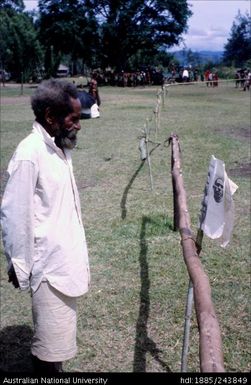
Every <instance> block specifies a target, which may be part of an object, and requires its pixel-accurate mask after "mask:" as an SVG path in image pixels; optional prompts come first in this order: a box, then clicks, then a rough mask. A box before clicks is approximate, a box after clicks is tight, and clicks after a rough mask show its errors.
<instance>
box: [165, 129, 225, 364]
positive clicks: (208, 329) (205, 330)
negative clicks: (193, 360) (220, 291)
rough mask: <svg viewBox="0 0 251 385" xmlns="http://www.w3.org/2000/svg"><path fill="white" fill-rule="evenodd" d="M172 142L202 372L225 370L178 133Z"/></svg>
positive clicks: (174, 178) (219, 334)
mask: <svg viewBox="0 0 251 385" xmlns="http://www.w3.org/2000/svg"><path fill="white" fill-rule="evenodd" d="M170 142H171V144H172V177H173V187H174V191H173V193H174V194H175V195H176V196H177V198H176V199H177V215H178V228H179V232H180V235H181V245H182V249H183V257H184V261H185V263H186V266H187V270H188V273H189V276H190V279H191V281H192V284H193V291H194V304H195V311H196V317H197V322H198V327H199V337H200V347H199V351H200V369H201V371H202V372H224V363H223V354H222V342H221V333H220V327H219V324H218V320H217V317H216V313H215V310H214V306H213V303H212V299H211V288H210V284H209V279H208V276H207V274H206V273H205V272H204V270H203V267H202V264H201V261H200V258H199V256H198V253H197V248H196V242H195V240H194V239H193V234H192V232H191V229H190V227H191V225H190V216H189V213H188V209H187V203H186V192H185V189H184V185H183V177H182V170H181V161H180V146H179V140H178V137H177V135H175V134H173V135H172V136H171V138H170Z"/></svg>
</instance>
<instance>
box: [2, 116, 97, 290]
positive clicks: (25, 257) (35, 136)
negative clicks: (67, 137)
mask: <svg viewBox="0 0 251 385" xmlns="http://www.w3.org/2000/svg"><path fill="white" fill-rule="evenodd" d="M7 172H8V174H9V179H8V182H7V185H6V188H5V192H4V196H3V200H2V207H1V224H2V231H3V244H4V250H5V254H6V257H7V260H8V264H9V267H10V266H11V264H13V266H14V269H15V272H16V275H17V278H18V281H19V285H20V288H21V290H25V289H29V288H31V290H32V292H35V291H36V290H37V288H38V286H39V284H40V282H41V281H42V280H47V281H48V282H49V283H50V284H51V285H52V286H53V287H55V288H56V289H57V290H59V291H60V292H62V293H64V294H65V295H68V296H70V297H78V296H80V295H82V294H84V293H85V292H87V291H88V288H89V283H90V273H89V262H88V252H87V245H86V239H85V232H84V228H83V224H82V220H81V209H80V202H79V195H78V191H77V187H76V183H75V179H74V175H73V171H72V163H71V154H70V151H69V150H65V154H64V153H63V151H61V149H59V148H58V147H57V146H56V145H55V143H54V140H53V138H51V137H50V136H49V134H48V133H47V132H46V131H45V129H44V128H43V127H42V126H41V125H40V124H39V123H37V122H35V123H34V124H33V130H32V132H31V134H30V135H29V136H27V137H26V138H25V139H24V140H23V141H22V142H21V143H20V144H19V145H18V147H17V149H16V151H15V153H14V154H13V157H12V159H11V161H10V163H9V166H8V170H7Z"/></svg>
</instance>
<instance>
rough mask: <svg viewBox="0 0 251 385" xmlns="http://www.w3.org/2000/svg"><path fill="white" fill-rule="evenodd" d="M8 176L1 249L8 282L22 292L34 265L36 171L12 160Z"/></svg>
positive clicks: (26, 163)
mask: <svg viewBox="0 0 251 385" xmlns="http://www.w3.org/2000/svg"><path fill="white" fill-rule="evenodd" d="M9 173H10V177H9V180H8V182H7V185H6V189H5V192H4V196H3V200H2V207H1V224H2V230H3V245H4V250H5V255H6V258H7V261H8V275H9V282H12V283H13V285H14V286H15V287H20V289H21V290H25V289H28V288H29V277H30V273H31V269H32V264H33V250H34V192H35V186H36V181H37V170H36V167H35V165H34V164H33V163H32V162H31V161H28V160H17V161H15V160H12V161H11V162H10V166H9Z"/></svg>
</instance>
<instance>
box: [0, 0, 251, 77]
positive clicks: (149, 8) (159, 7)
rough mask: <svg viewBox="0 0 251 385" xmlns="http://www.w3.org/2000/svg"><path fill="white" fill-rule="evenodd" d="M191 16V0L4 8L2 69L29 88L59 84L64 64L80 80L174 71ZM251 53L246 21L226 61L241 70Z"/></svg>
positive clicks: (8, 4) (237, 24)
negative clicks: (106, 72)
mask: <svg viewBox="0 0 251 385" xmlns="http://www.w3.org/2000/svg"><path fill="white" fill-rule="evenodd" d="M191 15H192V11H191V9H190V6H189V4H188V1H186V0H152V1H145V0H116V1H114V0H71V1H67V0H39V2H38V11H36V12H35V11H33V12H26V11H25V7H24V3H23V0H1V2H0V67H1V68H4V69H6V70H7V71H9V72H10V73H11V74H12V78H14V79H16V80H20V79H21V76H22V77H23V80H24V81H27V80H29V79H30V78H33V79H34V80H36V78H39V77H41V76H42V77H47V78H48V77H51V76H55V75H56V72H57V69H58V66H59V64H60V63H61V62H64V63H67V64H68V65H70V69H71V73H72V74H73V75H74V74H77V73H79V72H81V73H84V72H86V68H91V69H92V68H102V69H105V68H112V69H113V70H115V71H117V72H119V71H122V70H125V71H130V70H135V69H137V68H140V67H142V66H149V65H162V66H163V67H168V65H169V64H170V62H171V61H172V60H173V56H172V55H171V54H170V53H168V48H170V47H172V46H174V45H177V44H179V43H180V42H181V41H182V34H184V33H185V32H186V31H187V29H188V20H189V17H190V16H191ZM250 52H251V32H250V16H249V15H247V14H246V15H241V14H238V15H237V17H236V19H235V21H234V23H233V27H232V30H231V34H230V38H229V40H228V42H227V44H226V46H225V52H224V60H225V62H226V63H227V64H231V65H232V64H233V63H234V65H236V66H240V65H243V64H244V63H245V62H246V61H247V60H248V59H250Z"/></svg>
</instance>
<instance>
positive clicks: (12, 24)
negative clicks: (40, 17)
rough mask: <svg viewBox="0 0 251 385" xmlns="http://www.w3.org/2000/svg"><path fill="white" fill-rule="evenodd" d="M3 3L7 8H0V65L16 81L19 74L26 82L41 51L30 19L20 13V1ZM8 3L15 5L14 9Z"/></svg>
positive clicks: (39, 58) (39, 60)
mask: <svg viewBox="0 0 251 385" xmlns="http://www.w3.org/2000/svg"><path fill="white" fill-rule="evenodd" d="M5 3H6V4H7V3H8V4H7V5H9V6H7V7H5V8H4V7H0V41H1V44H0V62H1V64H0V65H1V66H2V67H4V68H6V69H8V71H10V72H11V74H12V76H13V77H14V78H16V79H17V80H20V78H21V74H23V76H24V80H28V79H29V77H30V76H31V75H32V72H33V71H34V69H35V68H36V66H37V65H38V64H39V63H40V62H41V56H42V49H41V46H40V45H39V42H38V39H37V34H36V31H35V28H34V25H33V21H32V18H31V17H29V15H28V14H26V13H23V12H22V10H23V7H22V4H21V3H22V1H18V0H17V1H12V2H11V1H6V2H5ZM10 3H15V4H14V5H15V7H11V6H10ZM6 4H5V5H6Z"/></svg>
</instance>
